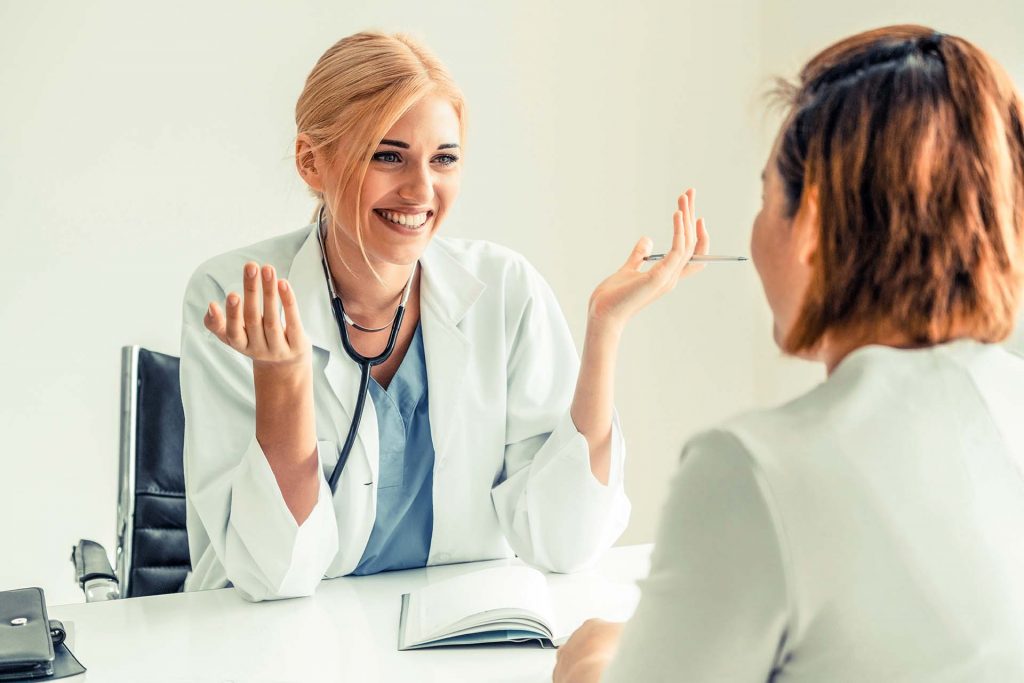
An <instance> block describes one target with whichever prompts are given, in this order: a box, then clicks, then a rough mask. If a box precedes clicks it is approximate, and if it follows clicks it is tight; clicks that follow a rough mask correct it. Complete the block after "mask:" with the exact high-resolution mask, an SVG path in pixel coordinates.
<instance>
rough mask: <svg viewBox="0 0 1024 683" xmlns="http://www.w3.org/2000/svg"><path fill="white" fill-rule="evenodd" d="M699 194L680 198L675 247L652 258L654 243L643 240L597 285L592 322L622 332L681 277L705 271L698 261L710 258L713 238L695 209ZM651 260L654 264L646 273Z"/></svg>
mask: <svg viewBox="0 0 1024 683" xmlns="http://www.w3.org/2000/svg"><path fill="white" fill-rule="evenodd" d="M695 195H696V192H695V191H694V190H693V189H689V190H687V191H686V192H684V193H683V194H681V195H679V198H678V200H677V201H676V205H677V210H676V211H675V212H674V213H673V214H672V248H671V249H669V251H668V252H667V253H665V254H657V255H652V254H651V249H652V246H653V243H652V241H651V239H650V238H649V237H644V238H642V239H641V240H640V241H639V242H637V243H636V246H635V247H633V251H632V253H631V254H630V255H629V258H627V259H626V262H625V263H624V264H623V265H622V267H621V268H619V269H618V270H617V271H616V272H614V273H612V275H611V276H609V277H608V278H607V279H605V280H604V282H602V283H601V284H599V285H598V286H597V288H596V289H595V290H594V293H593V294H592V295H591V296H590V310H589V320H590V322H593V323H598V324H601V325H605V324H607V325H610V326H612V327H613V328H616V329H619V330H621V329H622V328H623V327H624V326H625V324H626V322H627V321H628V320H629V319H630V318H632V317H633V315H635V314H636V312H637V311H639V310H640V309H642V308H644V307H645V306H647V305H649V304H650V303H651V302H653V301H655V300H656V299H658V298H660V297H662V296H664V295H665V294H667V293H668V292H670V291H672V290H673V289H674V288H675V286H676V283H677V282H679V280H680V279H681V278H684V277H687V276H689V275H692V274H693V273H696V272H698V271H700V270H702V269H703V268H704V265H705V264H704V263H702V262H700V261H698V258H708V250H709V249H710V247H711V238H710V237H709V236H708V231H707V228H705V226H704V219H703V218H697V215H696V209H695V208H694V197H695ZM651 261H656V263H654V265H653V266H652V267H651V268H649V269H647V270H643V269H642V268H643V266H644V265H645V264H646V263H648V262H651Z"/></svg>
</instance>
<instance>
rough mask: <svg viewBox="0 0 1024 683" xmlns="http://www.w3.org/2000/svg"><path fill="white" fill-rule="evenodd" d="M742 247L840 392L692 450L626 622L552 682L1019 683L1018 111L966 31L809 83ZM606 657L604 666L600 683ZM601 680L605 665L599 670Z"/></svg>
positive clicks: (1022, 171) (737, 424)
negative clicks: (1014, 346) (1007, 345)
mask: <svg viewBox="0 0 1024 683" xmlns="http://www.w3.org/2000/svg"><path fill="white" fill-rule="evenodd" d="M787 104H788V105H789V108H790V112H789V116H788V117H787V119H786V122H785V124H784V125H783V126H782V130H781V131H780V133H779V136H778V140H777V142H776V144H775V148H774V150H773V152H772V155H771V157H770V158H769V159H768V163H767V164H766V166H765V169H764V175H763V178H764V196H763V198H762V207H761V212H760V213H759V214H758V216H757V218H756V219H755V221H754V227H753V234H752V237H751V250H752V253H753V256H754V261H755V264H756V265H757V270H758V273H759V275H760V276H761V282H762V284H763V285H764V292H765V295H766V296H767V299H768V303H769V305H770V307H771V309H772V313H773V314H774V317H775V330H774V331H775V339H776V341H777V342H778V344H779V346H780V347H781V348H782V349H783V350H784V351H786V352H787V353H790V354H795V355H800V356H803V357H807V358H812V359H815V360H817V361H820V362H821V363H823V364H824V365H825V367H826V369H827V371H828V374H829V377H828V380H827V381H825V382H824V383H823V384H822V385H820V386H818V387H817V388H815V389H813V390H812V391H811V392H809V393H807V394H806V395H804V396H802V397H800V398H798V399H796V400H794V401H792V402H790V403H788V404H786V405H784V406H780V407H778V408H774V409H772V410H765V411H761V412H757V413H752V414H749V415H745V416H742V417H739V418H737V419H735V420H732V421H730V422H727V423H726V424H725V425H723V426H722V427H720V428H718V429H716V430H712V431H708V432H706V433H704V434H702V435H700V436H698V437H697V438H695V439H693V440H692V441H691V442H690V443H689V444H688V445H687V447H686V449H685V450H684V452H683V457H682V461H681V463H680V466H679V471H678V473H677V474H676V477H675V480H674V481H673V483H672V492H671V495H670V499H669V502H668V505H667V506H666V508H665V511H664V515H663V519H662V523H661V529H660V531H659V533H658V538H657V545H656V546H655V550H654V555H653V557H652V559H651V571H650V576H649V577H648V578H647V580H646V581H645V582H644V584H643V597H642V598H641V601H640V605H639V607H638V609H637V611H636V614H635V615H634V617H633V619H632V620H631V621H630V622H629V623H628V624H626V625H625V629H624V630H623V626H622V625H621V624H611V623H607V622H600V621H591V622H588V623H587V624H585V625H584V626H583V627H582V628H581V629H580V630H579V631H577V633H576V634H575V635H574V636H573V637H572V638H571V639H570V641H569V642H568V643H567V644H566V645H565V646H564V647H563V648H562V649H561V650H560V651H559V655H558V664H557V666H556V669H555V673H554V680H555V683H586V682H591V681H597V680H599V679H600V680H602V681H604V682H605V683H612V682H616V683H617V682H620V681H647V682H650V683H655V682H656V681H734V682H736V683H740V682H744V681H750V682H751V683H753V682H754V681H758V682H761V681H793V682H798V681H815V682H817V681H905V682H908V683H909V682H912V681H929V682H932V681H943V682H944V683H953V682H959V681H963V682H965V683H966V682H968V681H969V682H971V683H976V682H991V683H1002V682H1004V681H1022V680H1024V580H1022V577H1024V550H1022V545H1021V533H1022V530H1024V420H1022V417H1024V412H1022V411H1024V359H1021V358H1020V357H1019V356H1016V355H1013V354H1011V353H1009V352H1007V351H1006V350H1005V349H1003V348H1002V347H1001V346H1000V345H999V344H998V343H997V342H1000V341H1002V340H1004V339H1006V337H1007V336H1008V335H1009V334H1010V332H1011V330H1012V329H1013V324H1014V316H1015V313H1016V311H1017V309H1018V307H1019V304H1020V297H1021V287H1022V280H1024V106H1022V102H1021V97H1020V95H1019V93H1018V92H1017V90H1016V88H1015V87H1014V85H1013V82H1012V81H1011V80H1010V78H1009V77H1008V76H1007V74H1006V72H1005V71H1004V70H1003V69H1002V67H1000V66H999V65H998V64H997V63H996V62H995V61H994V60H992V59H991V58H990V57H989V56H988V55H987V54H985V53H984V52H983V51H981V50H980V49H978V48H977V47H976V46H974V45H972V44H971V43H970V42H968V41H966V40H964V39H963V38H959V37H956V36H948V35H943V34H940V33H936V32H935V31H933V30H932V29H929V28H924V27H921V26H893V27H889V28H883V29H878V30H874V31H868V32H865V33H861V34H858V35H855V36H852V37H850V38H847V39H845V40H842V41H840V42H839V43H836V44H835V45H832V46H831V47H829V48H827V49H826V50H824V51H823V52H822V53H821V54H819V55H817V56H816V57H815V58H814V59H812V60H811V61H810V63H809V64H807V66H806V67H804V69H803V71H802V72H801V74H800V80H799V83H798V84H797V85H796V86H795V87H794V88H793V89H792V92H790V93H789V97H788V102H787ZM609 662H610V665H609ZM606 669H607V670H606Z"/></svg>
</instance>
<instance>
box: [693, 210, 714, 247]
mask: <svg viewBox="0 0 1024 683" xmlns="http://www.w3.org/2000/svg"><path fill="white" fill-rule="evenodd" d="M710 251H711V235H710V234H708V229H707V224H706V223H705V222H704V219H703V218H698V219H697V248H696V249H694V250H693V253H695V254H700V255H702V256H703V255H704V254H707V253H710Z"/></svg>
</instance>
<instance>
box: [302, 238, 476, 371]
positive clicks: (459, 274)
mask: <svg viewBox="0 0 1024 683" xmlns="http://www.w3.org/2000/svg"><path fill="white" fill-rule="evenodd" d="M420 267H421V268H422V269H423V271H422V273H421V280H420V316H421V317H424V316H429V317H431V318H437V322H439V323H441V324H442V325H444V326H446V327H450V328H456V327H458V325H459V323H460V322H462V320H463V318H465V316H466V314H467V313H468V312H469V309H470V308H472V306H473V304H474V303H476V301H477V299H479V298H480V295H481V294H482V293H483V291H484V289H485V288H486V285H485V284H484V283H483V282H481V281H480V279H479V278H477V277H476V276H475V275H474V274H473V273H471V272H470V271H469V270H468V269H467V268H466V267H465V266H463V265H462V264H461V263H459V261H458V260H457V259H456V258H455V257H454V256H453V255H452V254H451V252H450V250H449V248H448V247H447V246H446V245H445V244H444V243H442V242H440V241H438V240H437V239H434V240H432V241H431V243H430V244H429V245H428V246H427V248H426V249H425V250H424V252H423V254H422V256H421V257H420ZM288 281H289V283H290V284H291V286H292V290H293V291H294V292H295V296H296V298H297V299H298V304H299V315H300V316H302V325H303V327H304V328H305V330H306V336H307V337H308V338H309V340H310V343H312V344H313V346H316V347H319V348H321V349H324V350H325V351H328V352H330V353H333V352H335V351H339V350H341V348H342V347H341V335H340V334H339V332H338V325H337V322H336V321H335V319H334V313H333V311H332V310H331V301H330V295H329V293H328V291H327V282H326V280H325V275H324V269H323V264H322V260H321V252H320V242H319V240H318V239H317V237H316V226H315V225H312V226H310V227H309V232H308V234H307V235H306V239H305V241H304V242H303V243H302V246H301V247H300V248H299V251H298V252H297V253H296V254H295V258H294V259H293V260H292V265H291V268H290V269H289V271H288Z"/></svg>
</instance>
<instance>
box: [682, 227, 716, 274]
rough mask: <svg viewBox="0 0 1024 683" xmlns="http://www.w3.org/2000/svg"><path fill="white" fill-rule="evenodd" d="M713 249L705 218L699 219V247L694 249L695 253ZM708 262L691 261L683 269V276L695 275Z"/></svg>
mask: <svg viewBox="0 0 1024 683" xmlns="http://www.w3.org/2000/svg"><path fill="white" fill-rule="evenodd" d="M709 251H711V236H710V235H708V231H707V228H706V227H705V226H704V219H703V218H698V219H697V248H696V249H694V250H693V253H694V254H707V253H708V252H709ZM706 265H707V264H706V263H694V262H693V261H691V262H689V263H688V264H687V265H686V268H684V269H683V277H685V276H687V275H693V274H694V273H699V272H700V271H702V270H704V267H705V266H706Z"/></svg>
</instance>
